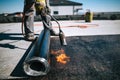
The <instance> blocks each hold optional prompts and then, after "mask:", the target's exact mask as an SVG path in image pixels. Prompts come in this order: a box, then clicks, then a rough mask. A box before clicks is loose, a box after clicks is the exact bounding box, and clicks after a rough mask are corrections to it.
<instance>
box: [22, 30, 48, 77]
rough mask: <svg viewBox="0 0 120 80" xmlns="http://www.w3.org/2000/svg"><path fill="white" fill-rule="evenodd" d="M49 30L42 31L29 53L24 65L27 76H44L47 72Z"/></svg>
mask: <svg viewBox="0 0 120 80" xmlns="http://www.w3.org/2000/svg"><path fill="white" fill-rule="evenodd" d="M49 46H50V30H49V29H44V30H43V31H42V32H41V34H40V35H39V37H38V38H37V40H36V42H35V44H34V45H33V46H32V48H31V50H30V51H29V53H28V55H27V57H26V59H25V61H24V64H23V69H24V72H25V73H26V74H27V75H29V76H41V75H46V74H47V73H48V72H49V69H50V65H49Z"/></svg>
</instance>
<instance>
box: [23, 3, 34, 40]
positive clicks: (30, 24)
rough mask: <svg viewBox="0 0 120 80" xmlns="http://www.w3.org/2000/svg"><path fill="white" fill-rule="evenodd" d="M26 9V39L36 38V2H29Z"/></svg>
mask: <svg viewBox="0 0 120 80" xmlns="http://www.w3.org/2000/svg"><path fill="white" fill-rule="evenodd" d="M28 6H29V7H28ZM24 9H25V10H24V16H25V17H24V30H25V39H26V40H34V4H28V5H26V6H24Z"/></svg>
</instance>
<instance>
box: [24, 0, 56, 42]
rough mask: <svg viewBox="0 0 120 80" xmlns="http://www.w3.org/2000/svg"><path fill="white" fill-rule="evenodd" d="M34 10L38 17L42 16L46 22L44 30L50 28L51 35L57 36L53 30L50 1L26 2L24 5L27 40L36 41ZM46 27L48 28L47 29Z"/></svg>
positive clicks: (26, 0)
mask: <svg viewBox="0 0 120 80" xmlns="http://www.w3.org/2000/svg"><path fill="white" fill-rule="evenodd" d="M34 9H36V15H41V18H42V20H43V21H44V23H43V24H44V28H49V29H50V32H51V35H57V34H56V33H55V32H54V30H53V29H52V24H51V22H50V21H51V17H50V16H49V14H50V6H49V0H25V5H24V27H25V39H26V40H34V28H33V26H34V24H33V23H34V11H35V10H34ZM46 25H47V26H48V27H46Z"/></svg>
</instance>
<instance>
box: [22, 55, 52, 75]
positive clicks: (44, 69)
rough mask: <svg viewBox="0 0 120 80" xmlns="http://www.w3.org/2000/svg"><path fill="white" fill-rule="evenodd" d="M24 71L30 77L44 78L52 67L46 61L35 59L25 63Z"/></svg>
mask: <svg viewBox="0 0 120 80" xmlns="http://www.w3.org/2000/svg"><path fill="white" fill-rule="evenodd" d="M23 68H24V71H25V73H26V74H27V75H29V76H42V75H46V74H47V73H48V72H49V69H50V66H49V63H48V61H47V60H46V59H44V58H40V57H34V58H32V59H30V60H27V61H25V62H24V67H23Z"/></svg>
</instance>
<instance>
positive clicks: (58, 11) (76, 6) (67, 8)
mask: <svg viewBox="0 0 120 80" xmlns="http://www.w3.org/2000/svg"><path fill="white" fill-rule="evenodd" d="M50 6H51V14H52V15H76V14H77V13H78V11H79V10H81V9H82V3H77V2H73V1H69V0H50Z"/></svg>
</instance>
